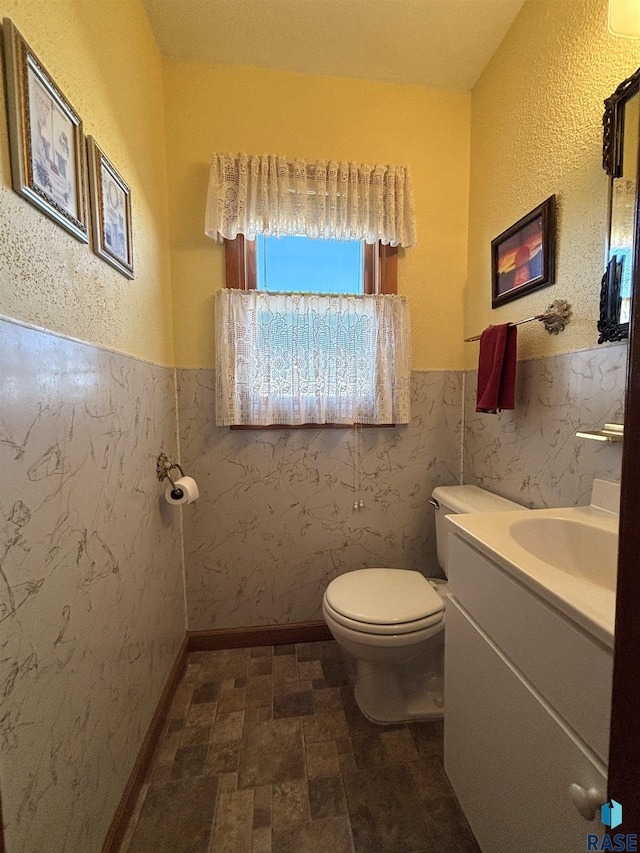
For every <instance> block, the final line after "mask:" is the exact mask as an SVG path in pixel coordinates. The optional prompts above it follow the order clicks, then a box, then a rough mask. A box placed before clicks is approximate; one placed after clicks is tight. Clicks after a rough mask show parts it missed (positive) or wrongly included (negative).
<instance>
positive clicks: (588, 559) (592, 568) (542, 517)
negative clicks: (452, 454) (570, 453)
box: [447, 480, 620, 647]
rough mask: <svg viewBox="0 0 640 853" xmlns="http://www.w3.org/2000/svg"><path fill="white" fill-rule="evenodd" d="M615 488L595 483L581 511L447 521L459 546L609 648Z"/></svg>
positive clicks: (571, 509) (525, 512)
mask: <svg viewBox="0 0 640 853" xmlns="http://www.w3.org/2000/svg"><path fill="white" fill-rule="evenodd" d="M619 502H620V485H619V484H618V483H611V482H608V481H606V480H595V481H594V485H593V491H592V497H591V504H590V505H589V506H580V507H561V508H556V509H537V510H523V511H522V512H505V513H492V514H490V515H489V514H484V513H482V514H473V515H459V516H450V517H448V519H447V523H448V525H449V527H450V530H451V531H454V532H455V533H457V535H459V536H460V537H461V538H462V539H464V540H466V541H467V542H469V543H470V544H472V545H473V546H474V547H475V548H477V549H478V550H479V551H481V552H482V553H484V554H486V555H487V556H488V557H490V558H491V559H492V560H494V561H495V562H496V563H497V564H498V565H499V566H500V567H501V568H502V569H504V570H505V571H506V572H508V573H509V574H510V575H512V576H513V577H514V578H515V579H516V580H518V581H520V582H521V583H522V584H524V585H525V586H527V587H529V588H530V589H531V590H532V591H534V592H536V593H537V594H538V595H539V596H540V597H541V598H543V599H545V600H546V601H547V602H549V603H550V604H552V605H553V606H555V607H556V608H557V609H558V610H560V611H561V612H562V613H563V614H564V615H565V616H568V617H569V618H570V619H572V620H573V621H574V622H576V623H577V624H578V625H580V626H581V627H582V628H583V629H585V630H587V631H588V632H589V633H591V634H592V635H593V636H595V637H597V639H599V640H600V641H601V642H603V643H604V644H605V645H607V646H608V647H612V646H613V634H614V617H615V589H616V570H617V554H618V508H619Z"/></svg>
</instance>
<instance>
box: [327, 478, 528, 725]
mask: <svg viewBox="0 0 640 853" xmlns="http://www.w3.org/2000/svg"><path fill="white" fill-rule="evenodd" d="M431 504H432V505H433V506H434V509H435V511H436V541H437V549H438V562H439V563H440V567H441V568H442V570H443V572H444V574H445V576H446V574H447V568H448V532H447V531H446V529H445V527H444V517H445V516H446V515H451V514H452V513H463V512H467V513H468V512H506V511H509V510H522V507H521V506H520V505H519V504H516V503H513V501H508V500H506V499H505V498H501V497H499V496H498V495H494V494H492V493H491V492H487V491H485V490H484V489H480V488H478V487H477V486H438V487H437V488H436V489H434V491H433V495H432V498H431ZM447 592H448V589H447V585H446V582H445V581H444V580H443V579H441V578H427V577H425V575H424V574H422V573H421V572H417V571H414V570H409V569H394V568H367V569H356V570H354V571H351V572H347V573H346V574H344V575H340V576H339V577H337V578H335V579H334V580H332V581H331V583H330V584H329V585H328V587H327V589H326V591H325V594H324V596H323V599H322V614H323V616H324V619H325V621H326V623H327V626H328V627H329V630H330V631H331V634H332V635H333V637H334V639H335V640H336V641H337V642H338V644H339V645H340V646H342V648H343V649H344V650H345V651H347V652H348V653H350V654H351V655H353V657H354V658H355V659H356V662H357V681H356V686H355V697H356V701H357V702H358V705H359V707H360V710H361V711H362V713H363V714H364V715H365V716H366V717H368V718H369V719H370V720H372V721H373V722H376V723H396V722H406V721H410V720H425V719H434V718H438V717H442V716H443V714H444V625H445V601H446V595H447Z"/></svg>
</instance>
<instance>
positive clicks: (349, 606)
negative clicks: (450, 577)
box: [324, 568, 444, 635]
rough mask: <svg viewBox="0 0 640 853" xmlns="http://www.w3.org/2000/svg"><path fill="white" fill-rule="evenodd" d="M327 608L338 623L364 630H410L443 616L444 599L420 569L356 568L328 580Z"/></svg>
mask: <svg viewBox="0 0 640 853" xmlns="http://www.w3.org/2000/svg"><path fill="white" fill-rule="evenodd" d="M324 605H325V608H326V610H327V612H328V613H329V614H330V615H331V616H332V618H333V619H335V621H336V622H338V623H339V624H341V625H344V626H345V627H347V628H351V629H352V630H354V631H361V632H363V633H367V634H388V635H391V634H410V633H413V632H415V631H421V630H423V629H424V628H428V627H430V626H432V625H436V624H437V623H438V622H441V621H442V620H443V619H444V600H443V598H442V596H441V595H439V594H438V592H436V590H435V589H434V587H433V586H432V584H431V583H430V582H429V581H428V580H427V578H425V577H424V576H423V575H421V574H420V572H415V571H410V570H407V569H377V568H374V569H358V570H356V571H353V572H347V574H344V575H341V576H340V577H338V578H335V580H333V581H331V583H330V584H329V586H328V587H327V590H326V592H325V594H324Z"/></svg>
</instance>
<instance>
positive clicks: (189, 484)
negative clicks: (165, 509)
mask: <svg viewBox="0 0 640 853" xmlns="http://www.w3.org/2000/svg"><path fill="white" fill-rule="evenodd" d="M176 492H182V494H181V496H180V497H177V496H175V495H176ZM199 497H200V491H199V490H198V484H197V483H196V481H195V480H194V479H193V477H180V478H179V479H178V480H176V481H175V486H172V485H171V483H169V485H168V486H167V488H166V489H165V492H164V499H165V500H166V502H167V503H168V504H190V503H193V501H195V500H197V499H198V498H199Z"/></svg>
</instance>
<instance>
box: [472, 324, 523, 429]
mask: <svg viewBox="0 0 640 853" xmlns="http://www.w3.org/2000/svg"><path fill="white" fill-rule="evenodd" d="M517 340H518V330H517V328H516V327H515V326H514V325H512V324H511V323H503V324H502V325H501V326H489V328H488V329H485V330H484V332H483V333H482V337H481V338H480V357H479V359H478V396H477V403H476V412H488V413H491V414H495V413H496V412H498V411H501V410H502V409H515V388H516V346H517Z"/></svg>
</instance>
